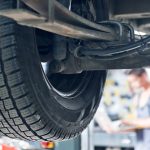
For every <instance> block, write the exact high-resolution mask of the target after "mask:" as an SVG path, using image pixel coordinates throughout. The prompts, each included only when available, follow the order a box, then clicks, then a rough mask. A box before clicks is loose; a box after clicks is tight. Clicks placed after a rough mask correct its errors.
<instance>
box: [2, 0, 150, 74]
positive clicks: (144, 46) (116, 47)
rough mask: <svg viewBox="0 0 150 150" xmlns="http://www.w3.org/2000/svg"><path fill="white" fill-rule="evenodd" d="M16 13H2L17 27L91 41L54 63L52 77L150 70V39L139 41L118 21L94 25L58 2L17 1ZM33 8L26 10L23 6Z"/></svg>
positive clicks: (129, 27) (12, 11)
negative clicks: (120, 70) (110, 71)
mask: <svg viewBox="0 0 150 150" xmlns="http://www.w3.org/2000/svg"><path fill="white" fill-rule="evenodd" d="M17 2H18V5H17V9H8V10H2V11H0V15H1V16H5V17H8V18H11V19H13V20H15V21H16V22H17V23H18V24H20V25H24V26H28V27H34V28H38V29H42V30H45V31H48V32H52V33H55V34H59V35H62V36H65V37H70V38H74V39H79V40H83V41H84V42H85V43H86V42H87V41H88V42H89V43H91V45H96V46H95V47H94V48H93V47H91V48H89V46H86V45H83V46H79V47H77V48H76V49H75V50H74V51H72V52H70V54H69V57H68V58H67V59H65V60H55V61H54V62H53V63H52V65H51V71H52V73H60V72H61V73H65V74H71V73H79V72H82V71H86V70H103V69H129V68H140V67H143V66H149V65H150V62H149V58H150V47H149V42H150V37H149V36H147V37H144V38H143V37H142V38H141V39H139V40H137V39H136V38H135V36H134V30H133V28H132V27H131V26H130V25H128V24H125V23H120V22H117V21H104V22H98V23H93V22H92V21H89V20H87V19H85V18H83V17H81V16H79V15H77V14H75V13H73V12H71V11H70V10H69V9H67V8H65V7H64V6H63V5H62V4H60V3H59V2H57V1H56V0H42V1H41V0H18V1H17ZM24 4H26V5H27V6H29V7H30V8H31V10H27V9H26V8H25V7H23V5H24Z"/></svg>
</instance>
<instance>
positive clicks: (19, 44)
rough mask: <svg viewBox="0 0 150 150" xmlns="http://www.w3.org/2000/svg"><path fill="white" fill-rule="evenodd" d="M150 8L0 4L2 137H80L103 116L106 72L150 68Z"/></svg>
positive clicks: (97, 0)
mask: <svg viewBox="0 0 150 150" xmlns="http://www.w3.org/2000/svg"><path fill="white" fill-rule="evenodd" d="M149 3H150V2H149V1H148V0H143V1H141V0H124V1H120V0H0V64H1V67H0V68H1V72H0V98H1V100H2V104H1V105H0V110H1V114H2V116H3V121H2V122H3V127H2V128H1V129H0V131H1V132H0V133H2V134H5V135H7V136H9V137H19V138H23V139H28V140H39V139H40V140H41V139H42V140H58V139H59V140H60V139H61V140H62V139H69V138H73V137H75V136H77V135H78V134H80V133H81V132H82V131H83V130H84V129H85V128H86V127H87V125H88V124H89V123H90V121H91V119H92V118H93V116H94V114H95V112H96V110H97V107H98V105H99V102H100V99H101V96H102V92H103V88H104V83H105V79H106V72H107V71H106V70H108V69H130V68H140V67H148V66H149V65H150V62H149V58H150V36H149V29H150V8H149ZM6 101H7V102H6ZM4 129H5V130H4ZM10 129H11V130H10ZM6 131H7V132H6ZM18 131H19V132H18Z"/></svg>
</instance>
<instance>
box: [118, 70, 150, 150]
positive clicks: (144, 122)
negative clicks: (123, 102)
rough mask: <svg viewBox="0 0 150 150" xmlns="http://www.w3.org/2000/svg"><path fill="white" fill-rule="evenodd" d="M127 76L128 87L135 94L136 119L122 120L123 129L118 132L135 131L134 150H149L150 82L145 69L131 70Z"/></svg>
mask: <svg viewBox="0 0 150 150" xmlns="http://www.w3.org/2000/svg"><path fill="white" fill-rule="evenodd" d="M127 75H128V82H129V86H130V88H131V89H132V92H133V93H134V94H135V98H134V104H135V105H136V118H135V119H132V120H131V119H125V120H122V126H124V128H122V129H120V131H121V132H131V131H135V132H136V138H137V143H136V147H135V150H150V80H149V77H148V74H147V72H146V70H145V69H132V70H130V71H129V72H128V74H127ZM125 127H126V128H125Z"/></svg>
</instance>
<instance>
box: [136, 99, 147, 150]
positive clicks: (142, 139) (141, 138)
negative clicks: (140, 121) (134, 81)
mask: <svg viewBox="0 0 150 150" xmlns="http://www.w3.org/2000/svg"><path fill="white" fill-rule="evenodd" d="M137 114H138V118H148V117H150V98H149V100H148V102H147V104H146V105H145V106H144V107H141V108H140V107H138V108H137ZM136 138H137V143H136V147H135V150H150V129H142V130H139V131H137V132H136Z"/></svg>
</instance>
